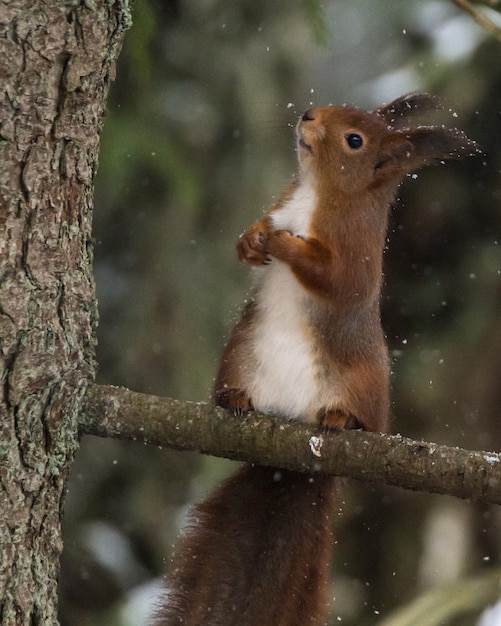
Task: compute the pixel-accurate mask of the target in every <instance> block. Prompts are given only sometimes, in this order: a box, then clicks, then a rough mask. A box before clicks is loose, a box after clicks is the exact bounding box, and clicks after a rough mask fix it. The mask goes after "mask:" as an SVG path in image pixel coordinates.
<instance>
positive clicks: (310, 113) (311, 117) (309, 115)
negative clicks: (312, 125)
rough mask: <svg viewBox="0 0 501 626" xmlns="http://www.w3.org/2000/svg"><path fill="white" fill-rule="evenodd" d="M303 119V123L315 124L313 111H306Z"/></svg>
mask: <svg viewBox="0 0 501 626" xmlns="http://www.w3.org/2000/svg"><path fill="white" fill-rule="evenodd" d="M301 119H302V120H303V122H313V120H314V119H315V115H314V114H313V109H308V110H307V111H305V112H304V113H303V117H302V118H301Z"/></svg>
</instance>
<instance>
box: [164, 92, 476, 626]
mask: <svg viewBox="0 0 501 626" xmlns="http://www.w3.org/2000/svg"><path fill="white" fill-rule="evenodd" d="M435 107H436V101H435V100H434V99H433V98H431V97H429V96H426V95H422V94H410V95H408V96H403V97H402V98H399V99H398V100H395V101H394V102H393V103H390V104H389V105H386V106H383V107H381V108H380V109H378V110H377V111H374V112H368V113H367V112H363V111H359V110H357V109H353V108H347V107H331V106H329V107H324V108H319V109H310V110H309V111H307V112H306V113H305V114H304V115H303V118H302V119H301V120H300V122H299V124H298V128H297V134H298V156H299V161H300V164H301V173H300V177H299V179H298V180H295V181H293V182H292V183H291V184H290V185H289V186H288V187H287V188H286V189H285V190H284V192H283V193H282V196H281V197H280V199H279V201H278V202H277V203H276V204H274V205H273V206H272V207H271V209H270V210H269V211H268V213H267V214H266V215H265V216H264V217H263V218H262V219H261V220H260V221H258V222H257V223H256V224H254V225H253V226H251V227H250V228H249V229H248V230H247V231H246V232H245V233H244V234H243V236H242V237H241V238H240V240H239V243H238V255H239V258H240V260H241V261H243V262H245V263H248V264H250V265H254V266H262V265H267V264H269V263H276V262H277V261H276V260H279V261H281V262H283V263H285V264H286V265H287V266H288V267H289V268H290V270H291V271H292V273H293V275H294V277H295V279H297V281H298V283H299V284H300V285H301V286H302V287H303V289H304V299H303V300H304V315H305V320H304V328H305V329H306V330H305V332H306V334H307V336H308V337H311V338H312V339H313V345H314V349H313V365H312V367H314V371H315V382H316V383H317V382H318V385H319V387H318V388H319V389H320V388H324V389H325V388H326V387H325V385H329V384H330V381H333V384H335V385H336V386H337V387H336V388H337V389H338V395H337V396H336V395H334V396H333V397H336V398H338V399H337V400H336V402H333V403H331V404H325V400H324V399H323V397H319V398H318V410H317V412H316V414H315V419H316V421H317V422H318V423H319V424H320V425H321V426H323V427H327V428H335V429H336V428H337V429H339V428H354V427H362V428H364V429H366V430H369V431H384V430H385V429H386V427H387V421H388V406H389V394H388V386H389V385H388V379H389V359H388V356H387V349H386V345H385V341H384V335H383V331H382V328H381V323H380V315H379V297H380V289H381V280H382V253H383V248H384V245H385V237H386V225H387V215H388V207H389V204H390V203H391V201H392V199H393V197H394V194H395V191H396V189H397V186H398V184H399V183H400V182H401V180H402V179H403V177H404V176H405V175H406V174H407V173H409V172H411V171H413V170H415V169H417V168H419V167H421V166H423V165H427V164H429V163H433V162H437V161H438V160H446V159H451V158H456V157H460V156H464V155H468V154H472V153H473V151H474V148H475V145H474V143H473V142H471V141H470V140H468V139H467V138H466V137H465V136H464V135H463V134H462V133H460V132H458V131H455V130H449V129H445V128H435V127H417V128H412V127H411V125H410V123H409V122H410V121H412V119H413V117H414V116H415V115H417V114H419V113H420V112H426V111H428V110H430V109H433V108H435ZM350 134H356V135H357V136H359V137H360V138H362V140H363V145H362V146H361V147H357V148H356V149H353V148H352V147H350V145H349V143H348V139H347V138H348V136H349V135H350ZM306 178H307V179H308V180H309V181H312V184H313V187H314V190H315V192H316V198H317V202H316V205H315V207H314V210H313V214H312V217H311V220H310V222H309V230H308V232H307V234H306V236H305V235H303V234H301V236H296V235H297V233H293V232H289V231H288V230H283V229H275V228H274V226H273V216H274V214H275V212H277V211H280V210H281V209H282V208H284V207H285V206H286V205H287V202H288V201H289V200H290V199H291V198H292V196H293V194H294V192H295V190H296V189H298V187H299V185H301V181H302V180H304V179H306ZM259 289H260V284H259V283H258V284H257V286H256V287H255V288H254V292H252V293H251V297H250V298H249V300H248V302H247V304H246V306H245V307H244V310H243V312H242V315H241V317H240V320H239V321H238V323H237V324H236V326H235V328H234V329H233V332H232V334H231V337H230V339H229V341H228V344H227V346H226V348H225V350H224V352H223V355H222V358H221V363H220V367H219V372H218V375H217V378H216V382H215V386H214V401H215V403H216V404H218V405H220V406H223V407H225V408H229V409H231V410H233V411H234V412H235V413H237V414H243V413H245V412H246V411H248V410H252V408H253V407H254V402H253V398H252V397H251V395H250V393H249V392H248V389H247V386H248V385H249V383H248V381H249V380H250V379H251V377H252V375H253V373H254V371H259V370H257V369H256V367H257V360H256V359H257V357H256V356H255V355H254V353H253V350H254V347H255V343H254V341H255V339H253V337H254V332H255V330H256V328H257V326H259V324H261V320H262V317H261V315H262V314H261V313H260V311H259V307H258V305H257V302H258V299H259V296H260V293H259ZM295 306H296V307H297V304H296V305H295ZM302 306H303V305H302ZM260 358H262V356H261V357H260ZM322 385H324V387H322ZM293 391H294V390H291V393H292V392H293ZM292 397H295V396H292ZM256 408H260V407H259V406H258V407H256ZM280 412H281V413H282V414H283V411H282V409H281V408H280V407H279V413H280ZM308 419H310V418H308ZM277 471H278V472H280V475H281V477H282V479H281V480H279V481H275V480H274V479H273V477H274V476H275V474H276V472H277ZM332 495H333V479H332V478H328V477H320V476H307V475H303V474H299V473H293V472H282V470H274V469H272V468H260V467H254V466H246V467H244V468H242V469H241V470H240V471H239V472H238V473H237V474H236V475H235V476H233V477H231V478H230V479H229V480H228V481H227V482H226V483H224V484H223V485H222V486H221V487H220V488H219V489H218V490H217V491H216V492H215V493H214V494H213V495H212V496H211V497H210V498H209V499H208V500H207V501H206V502H204V503H202V504H201V505H199V506H198V507H197V508H196V509H195V512H194V514H193V521H192V524H191V528H190V529H189V531H188V534H187V536H186V537H185V539H184V541H183V543H182V544H181V547H180V549H179V552H178V556H177V559H176V561H175V569H174V570H173V572H172V575H171V580H170V582H169V589H170V594H169V596H168V599H167V602H166V603H165V606H164V608H163V609H162V611H161V615H162V617H160V618H159V620H158V622H157V624H158V625H159V626H170V625H174V624H178V623H183V624H184V625H185V626H198V625H202V624H206V625H208V626H231V625H235V626H236V625H237V624H238V625H243V626H301V625H306V624H311V625H312V626H318V625H319V624H321V623H323V621H322V620H323V619H324V618H323V615H324V610H323V604H324V602H323V595H324V590H325V586H326V578H327V569H328V562H329V556H330V544H331V538H330V526H329V513H330V512H331V510H332Z"/></svg>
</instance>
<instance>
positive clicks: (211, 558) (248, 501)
mask: <svg viewBox="0 0 501 626" xmlns="http://www.w3.org/2000/svg"><path fill="white" fill-rule="evenodd" d="M334 487H335V478H333V477H332V476H321V475H317V474H302V473H299V472H291V471H288V470H282V469H275V468H272V467H263V466H258V465H244V466H243V467H242V468H241V469H240V470H238V471H237V472H236V473H235V474H233V475H232V476H230V477H229V478H228V479H227V480H226V481H225V482H223V483H222V484H221V485H220V486H219V487H218V488H217V489H216V490H215V491H214V492H213V493H212V494H211V495H210V496H209V497H208V499H207V500H205V501H204V502H202V503H201V504H199V505H197V506H196V507H195V508H194V510H193V512H192V515H191V520H190V523H189V526H188V529H187V531H186V535H185V537H184V538H183V540H182V541H181V544H180V546H179V549H178V552H177V555H176V556H175V558H174V562H173V569H172V572H171V574H170V577H168V579H167V588H166V594H165V598H164V599H163V603H162V605H161V606H160V608H159V610H158V612H157V617H156V621H155V622H154V624H155V626H174V625H177V624H183V626H202V625H204V626H237V625H238V626H307V625H308V626H318V625H319V624H324V623H325V622H324V620H325V615H324V613H325V601H324V596H325V593H326V588H327V579H328V570H329V562H330V556H331V550H332V533H331V520H330V517H331V513H332V510H333V502H334Z"/></svg>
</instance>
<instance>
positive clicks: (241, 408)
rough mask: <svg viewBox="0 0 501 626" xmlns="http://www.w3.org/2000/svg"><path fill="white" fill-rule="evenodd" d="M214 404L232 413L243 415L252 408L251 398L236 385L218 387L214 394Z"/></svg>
mask: <svg viewBox="0 0 501 626" xmlns="http://www.w3.org/2000/svg"><path fill="white" fill-rule="evenodd" d="M214 401H215V404H216V406H220V407H221V408H223V409H228V410H229V411H231V412H232V413H233V415H237V416H243V415H245V414H246V413H248V412H249V411H253V410H254V406H253V404H252V400H251V399H250V398H249V396H248V395H247V393H246V392H245V391H243V390H242V389H238V388H237V387H225V388H224V389H218V390H217V391H216V392H215V394H214Z"/></svg>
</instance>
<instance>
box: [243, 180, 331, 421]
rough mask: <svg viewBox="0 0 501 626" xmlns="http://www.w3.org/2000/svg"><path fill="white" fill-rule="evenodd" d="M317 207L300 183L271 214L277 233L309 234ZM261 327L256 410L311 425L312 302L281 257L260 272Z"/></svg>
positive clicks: (314, 399) (256, 341)
mask: <svg viewBox="0 0 501 626" xmlns="http://www.w3.org/2000/svg"><path fill="white" fill-rule="evenodd" d="M315 203H316V194H315V192H314V190H313V189H312V188H311V186H309V185H307V184H302V185H300V186H299V187H298V188H297V189H296V191H295V193H294V195H293V197H292V198H291V199H290V200H289V202H288V203H287V204H285V205H284V206H283V207H282V208H281V209H279V210H278V211H276V212H275V213H274V214H273V224H274V226H275V227H276V228H277V229H282V228H283V229H287V230H290V231H291V232H292V233H293V234H294V235H303V236H306V235H307V233H308V230H309V224H310V220H311V216H312V213H313V210H314V208H315ZM256 278H257V282H258V285H257V290H256V300H257V302H256V303H257V323H256V325H255V327H254V332H253V335H254V336H253V351H254V356H255V361H256V363H257V368H256V370H255V373H254V376H253V380H252V382H251V384H250V389H249V390H250V396H251V398H252V401H253V403H254V407H255V408H256V409H258V410H261V411H264V412H269V413H272V414H275V415H282V416H284V417H291V418H297V419H305V420H307V421H313V420H314V419H315V414H316V411H317V410H318V409H319V408H321V407H320V406H317V405H318V404H319V402H321V401H322V400H321V399H319V389H318V388H317V384H316V380H315V366H314V347H315V346H314V336H313V333H312V329H311V327H310V325H309V322H308V313H307V310H308V300H309V299H310V298H311V296H310V295H308V293H307V292H306V291H305V290H304V288H303V287H302V286H301V284H300V283H299V282H298V280H297V279H296V278H295V276H294V274H293V273H292V271H291V270H290V268H289V266H288V265H286V264H285V263H282V262H281V261H278V260H277V259H272V261H271V263H270V265H268V266H266V267H263V268H260V269H259V270H257V276H256Z"/></svg>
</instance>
